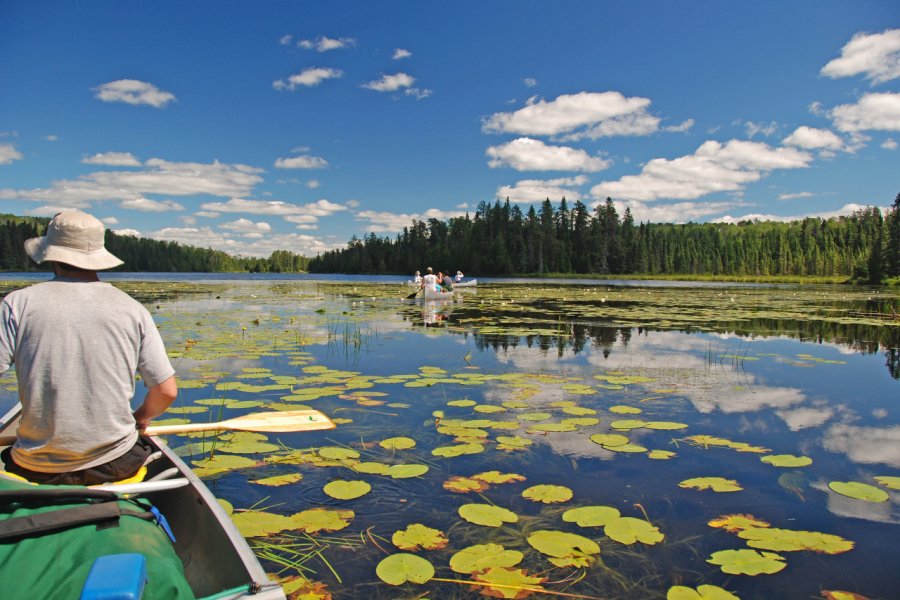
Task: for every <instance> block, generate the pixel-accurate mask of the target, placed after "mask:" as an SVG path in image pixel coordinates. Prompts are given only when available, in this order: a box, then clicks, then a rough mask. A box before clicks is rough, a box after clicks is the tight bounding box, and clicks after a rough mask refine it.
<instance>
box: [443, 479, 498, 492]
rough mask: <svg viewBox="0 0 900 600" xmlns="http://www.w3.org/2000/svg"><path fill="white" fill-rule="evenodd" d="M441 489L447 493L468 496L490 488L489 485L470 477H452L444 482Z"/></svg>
mask: <svg viewBox="0 0 900 600" xmlns="http://www.w3.org/2000/svg"><path fill="white" fill-rule="evenodd" d="M443 487H444V489H445V490H447V491H448V492H454V493H457V494H468V493H470V492H483V491H485V490H486V489H488V488H489V487H490V484H489V483H488V482H486V481H479V480H477V479H474V478H472V477H460V476H454V477H451V478H450V479H448V480H447V481H445V482H444V484H443Z"/></svg>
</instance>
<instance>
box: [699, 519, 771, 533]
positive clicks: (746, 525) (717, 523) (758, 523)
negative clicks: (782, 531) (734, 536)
mask: <svg viewBox="0 0 900 600" xmlns="http://www.w3.org/2000/svg"><path fill="white" fill-rule="evenodd" d="M707 525H709V526H710V527H720V528H722V529H724V530H725V531H730V532H731V533H734V532H736V531H742V530H744V529H750V528H753V527H756V528H762V527H770V526H771V525H770V523H768V522H766V521H763V520H762V519H757V518H756V517H754V516H753V515H722V516H720V517H717V518H715V519H711V520H710V521H709V522H708V523H707Z"/></svg>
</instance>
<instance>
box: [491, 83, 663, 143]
mask: <svg viewBox="0 0 900 600" xmlns="http://www.w3.org/2000/svg"><path fill="white" fill-rule="evenodd" d="M648 106H650V100H648V99H647V98H639V97H632V98H626V97H625V96H623V95H622V94H620V93H619V92H579V93H577V94H564V95H562V96H559V97H557V98H556V99H555V100H552V101H549V102H548V101H546V100H539V99H537V98H530V99H529V100H528V102H527V105H526V106H525V107H523V108H520V109H519V110H517V111H515V112H507V113H496V114H493V115H491V116H490V117H488V118H487V119H485V120H484V122H483V123H482V130H483V131H485V132H489V133H514V134H522V135H560V134H565V133H572V132H575V130H579V129H582V128H584V130H583V131H581V132H579V133H578V134H576V135H579V136H587V137H592V138H597V137H604V136H609V135H642V134H644V133H647V132H649V131H650V130H651V128H652V127H654V125H653V123H654V122H655V126H656V127H658V125H659V120H658V119H656V117H653V116H651V115H649V114H647V113H646V109H647V107H648ZM605 122H608V123H605ZM632 131H633V132H635V133H622V132H632ZM653 131H655V129H653Z"/></svg>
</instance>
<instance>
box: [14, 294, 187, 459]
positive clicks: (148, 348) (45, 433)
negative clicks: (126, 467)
mask: <svg viewBox="0 0 900 600" xmlns="http://www.w3.org/2000/svg"><path fill="white" fill-rule="evenodd" d="M13 363H15V365H16V378H17V380H18V384H19V400H20V402H21V403H22V421H21V423H20V425H19V430H18V434H17V435H18V441H17V443H16V445H15V447H14V448H13V458H14V459H15V461H16V462H17V463H18V464H19V465H21V466H23V467H25V468H27V469H31V470H32V471H41V472H46V473H65V472H70V471H77V470H80V469H85V468H88V467H93V466H96V465H100V464H103V463H106V462H109V461H110V460H113V459H115V458H118V457H119V456H122V455H123V454H125V453H126V452H127V451H128V450H129V449H130V448H131V447H132V446H133V445H134V443H135V441H136V440H137V431H136V430H135V422H134V417H132V415H131V412H132V409H131V399H132V398H133V397H134V391H135V377H134V375H135V373H139V374H140V375H141V377H142V378H143V380H144V384H145V385H146V386H147V387H148V388H150V387H153V386H155V385H158V384H159V383H162V382H163V381H165V380H167V379H168V378H170V377H172V376H173V375H174V374H175V369H174V368H172V364H171V363H170V362H169V358H168V356H166V350H165V347H164V346H163V342H162V338H161V337H160V335H159V332H158V331H157V329H156V325H155V324H154V322H153V317H151V316H150V313H149V312H148V311H147V309H146V308H144V307H143V306H142V305H141V304H140V303H139V302H137V301H136V300H135V299H133V298H132V297H131V296H129V295H128V294H126V293H125V292H122V291H121V290H118V289H116V288H115V287H113V286H111V285H110V284H108V283H104V282H99V281H97V282H85V281H79V280H74V279H65V278H59V277H57V278H56V279H53V280H51V281H46V282H43V283H38V284H35V285H32V286H29V287H27V288H24V289H21V290H18V291H15V292H11V293H10V294H8V295H7V296H6V297H5V298H4V299H3V301H2V303H0V373H3V372H4V371H6V370H7V369H8V368H9V366H10V365H11V364H13Z"/></svg>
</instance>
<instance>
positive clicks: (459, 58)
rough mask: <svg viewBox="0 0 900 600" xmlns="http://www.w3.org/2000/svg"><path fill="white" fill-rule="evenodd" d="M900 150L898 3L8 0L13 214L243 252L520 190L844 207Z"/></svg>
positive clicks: (894, 181)
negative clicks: (68, 219)
mask: <svg viewBox="0 0 900 600" xmlns="http://www.w3.org/2000/svg"><path fill="white" fill-rule="evenodd" d="M898 144H900V5H898V3H897V2H896V1H895V0H886V1H877V0H876V1H865V2H861V1H835V0H830V1H820V0H815V1H786V0H779V1H774V2H772V1H768V0H763V1H754V2H742V3H737V2H719V1H691V2H672V1H641V0H637V1H634V2H609V1H601V0H596V1H566V0H561V1H559V2H546V1H541V2H534V1H531V0H517V1H504V2H500V1H489V0H481V1H477V2H476V1H469V0H461V1H457V2H448V3H437V2H422V1H419V2H405V1H395V2H373V1H365V2H362V1H360V2H342V1H334V2H313V1H308V2H303V1H299V0H295V1H266V2H250V1H246V2H238V1H222V0H216V1H209V0H199V1H194V2H183V1H179V2H173V1H170V0H156V1H154V2H112V1H94V2H63V1H57V2H46V1H41V0H37V1H24V0H19V1H10V0H0V212H9V213H14V214H22V215H25V214H27V215H52V214H54V213H55V212H57V211H58V210H60V209H62V208H66V207H77V208H81V209H84V210H87V211H89V212H91V213H93V214H95V215H97V216H98V217H100V218H101V219H103V220H104V221H105V222H106V223H107V224H108V226H109V227H110V228H111V229H113V230H114V231H117V232H125V233H132V234H135V235H141V236H145V237H151V238H155V239H164V240H175V241H178V242H181V243H186V244H191V245H198V246H203V247H207V246H208V247H213V248H217V249H222V250H225V251H228V252H231V253H235V254H242V255H254V256H268V255H269V254H270V253H271V252H272V251H273V250H276V249H287V250H291V251H293V252H297V253H301V254H306V255H309V256H311V255H315V254H316V253H317V252H321V251H323V250H326V249H331V248H335V247H342V246H344V245H345V244H346V243H347V241H348V240H349V239H350V237H351V236H353V235H356V236H358V237H361V236H364V235H367V234H368V233H369V232H375V233H376V234H378V235H389V236H391V237H393V236H394V235H396V234H397V233H398V232H400V231H401V230H402V228H403V226H405V225H408V224H409V223H410V222H411V220H412V219H413V218H416V219H420V220H424V219H428V218H430V217H436V218H439V219H447V218H450V217H452V216H457V215H463V214H465V213H466V211H468V212H469V213H470V214H474V211H475V208H476V207H477V206H478V203H479V202H482V201H487V202H493V201H495V200H496V199H498V198H500V199H505V198H507V197H508V198H509V199H510V201H511V202H514V203H518V204H519V205H521V206H522V208H523V209H524V210H527V208H528V206H529V205H530V204H534V203H539V202H541V201H542V200H543V199H544V198H548V197H549V198H550V200H552V201H553V202H554V203H558V201H559V200H560V199H561V198H562V197H565V198H566V199H567V201H568V202H569V203H570V205H571V204H572V203H574V201H575V200H581V201H582V202H584V203H585V204H588V205H593V204H594V203H596V202H597V201H603V200H605V199H606V197H607V196H609V197H612V198H613V200H614V201H615V202H616V205H617V207H618V208H619V211H620V213H621V212H624V210H625V207H630V208H631V210H632V213H633V214H634V216H635V219H636V220H638V221H654V222H661V221H666V222H686V221H695V222H704V221H729V220H737V219H741V218H747V217H750V218H762V219H767V218H769V219H790V218H798V217H804V216H832V215H838V214H847V213H848V212H851V211H853V210H855V209H857V208H860V207H863V206H870V205H875V206H881V207H887V206H889V205H890V204H891V202H892V201H893V198H894V196H895V195H896V194H897V193H898V192H900V149H898Z"/></svg>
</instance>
